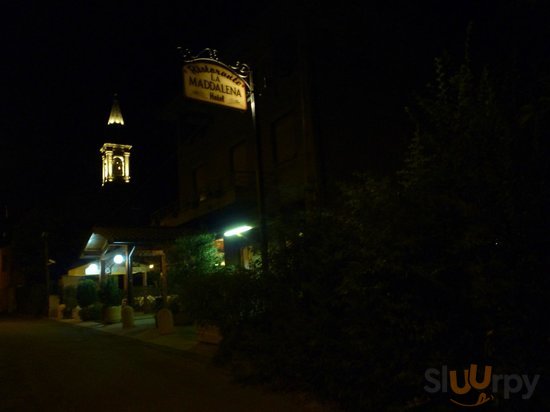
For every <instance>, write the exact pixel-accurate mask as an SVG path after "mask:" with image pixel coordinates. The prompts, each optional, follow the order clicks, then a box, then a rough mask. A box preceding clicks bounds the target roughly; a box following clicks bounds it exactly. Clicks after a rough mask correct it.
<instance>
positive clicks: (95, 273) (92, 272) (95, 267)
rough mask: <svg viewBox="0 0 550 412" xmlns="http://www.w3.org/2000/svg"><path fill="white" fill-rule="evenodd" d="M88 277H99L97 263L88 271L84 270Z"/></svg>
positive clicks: (88, 268)
mask: <svg viewBox="0 0 550 412" xmlns="http://www.w3.org/2000/svg"><path fill="white" fill-rule="evenodd" d="M84 273H85V274H86V275H99V266H98V265H97V264H96V263H90V264H89V265H88V266H87V267H86V269H84Z"/></svg>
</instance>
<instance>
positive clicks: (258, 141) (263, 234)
mask: <svg viewBox="0 0 550 412" xmlns="http://www.w3.org/2000/svg"><path fill="white" fill-rule="evenodd" d="M248 88H249V93H250V114H251V117H252V127H253V129H254V141H255V147H256V196H257V202H258V218H259V221H260V254H261V257H262V271H263V272H264V273H266V272H267V271H268V269H269V262H268V255H267V253H268V243H267V218H266V210H265V186H264V164H263V156H262V137H261V133H260V128H259V127H258V114H257V111H256V98H255V93H254V79H253V77H252V69H249V73H248Z"/></svg>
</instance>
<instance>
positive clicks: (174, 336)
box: [57, 312, 217, 359]
mask: <svg viewBox="0 0 550 412" xmlns="http://www.w3.org/2000/svg"><path fill="white" fill-rule="evenodd" d="M57 321H58V322H62V323H67V324H71V325H74V326H78V327H84V328H92V329H95V330H98V331H101V332H105V333H111V334H114V335H119V336H124V337H127V338H132V339H139V340H141V341H143V342H146V343H149V344H152V345H160V346H163V347H166V348H171V349H175V350H179V351H184V352H186V353H188V354H193V355H197V356H199V357H202V358H206V359H211V358H212V356H214V354H215V353H216V350H217V345H214V344H208V343H202V342H199V341H198V340H197V335H196V331H195V327H194V326H174V331H173V332H172V333H170V334H163V335H161V334H160V333H159V332H158V329H157V328H156V326H155V317H154V314H152V313H139V312H138V313H135V314H134V327H131V328H123V327H122V322H119V323H114V324H110V325H106V324H103V323H100V322H94V321H86V322H84V321H77V320H74V319H59V320H57Z"/></svg>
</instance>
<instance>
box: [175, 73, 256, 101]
mask: <svg viewBox="0 0 550 412" xmlns="http://www.w3.org/2000/svg"><path fill="white" fill-rule="evenodd" d="M183 81H184V92H185V96H186V97H189V98H191V99H196V100H201V101H205V102H209V103H214V104H218V105H222V106H228V107H232V108H235V109H239V110H247V103H246V85H245V83H244V81H243V80H242V79H241V78H240V77H239V76H237V75H236V74H234V73H232V72H231V71H229V70H227V69H226V68H225V67H223V66H221V65H217V64H214V63H204V62H200V63H187V64H185V65H184V66H183Z"/></svg>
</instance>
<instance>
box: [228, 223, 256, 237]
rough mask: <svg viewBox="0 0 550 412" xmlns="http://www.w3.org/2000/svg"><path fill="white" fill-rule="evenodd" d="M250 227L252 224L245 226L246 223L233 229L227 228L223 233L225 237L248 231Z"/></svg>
mask: <svg viewBox="0 0 550 412" xmlns="http://www.w3.org/2000/svg"><path fill="white" fill-rule="evenodd" d="M250 229H252V226H247V225H243V226H238V227H236V228H234V229H230V230H228V231H227V232H225V233H224V234H223V235H224V236H225V237H229V236H235V235H240V234H241V233H244V232H248V231H249V230H250Z"/></svg>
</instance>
